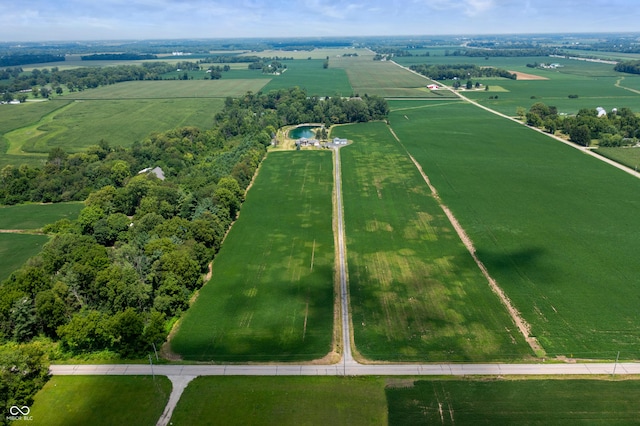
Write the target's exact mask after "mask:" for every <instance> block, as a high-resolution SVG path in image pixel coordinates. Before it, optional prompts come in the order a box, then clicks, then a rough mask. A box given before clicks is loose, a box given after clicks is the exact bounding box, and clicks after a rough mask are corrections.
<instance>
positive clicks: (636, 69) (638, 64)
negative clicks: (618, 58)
mask: <svg viewBox="0 0 640 426" xmlns="http://www.w3.org/2000/svg"><path fill="white" fill-rule="evenodd" d="M613 69H614V70H615V71H619V72H627V73H630V74H640V61H624V62H620V63H618V64H616V66H615V67H614V68H613Z"/></svg>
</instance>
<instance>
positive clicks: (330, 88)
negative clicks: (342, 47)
mask: <svg viewBox="0 0 640 426" xmlns="http://www.w3.org/2000/svg"><path fill="white" fill-rule="evenodd" d="M283 63H284V64H286V65H287V70H286V71H285V72H283V73H282V74H281V75H278V76H274V77H273V78H272V79H271V81H270V82H269V84H267V85H266V86H265V87H264V91H265V92H268V91H270V90H278V89H286V88H289V87H295V86H298V87H300V88H302V89H305V90H306V91H307V94H308V95H309V96H351V95H352V94H353V88H352V87H351V84H349V79H348V78H347V73H346V72H345V70H344V69H342V68H334V67H331V66H329V68H327V69H325V68H323V67H322V64H323V63H324V60H322V59H311V60H307V59H301V60H294V61H285V62H283ZM329 63H330V64H331V60H330V62H329ZM256 72H259V71H256Z"/></svg>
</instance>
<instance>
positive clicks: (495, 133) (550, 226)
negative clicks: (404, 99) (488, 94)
mask: <svg viewBox="0 0 640 426" xmlns="http://www.w3.org/2000/svg"><path fill="white" fill-rule="evenodd" d="M390 121H391V125H392V127H393V129H394V130H395V132H396V133H397V134H398V136H399V137H400V139H401V140H402V143H403V144H404V145H405V146H406V147H407V149H408V150H409V151H410V152H411V153H412V155H413V156H414V157H415V158H416V159H417V161H419V162H420V164H421V165H422V167H423V169H424V171H425V172H426V174H427V175H429V177H430V179H431V181H432V183H433V184H434V186H435V187H436V188H437V189H438V191H439V193H440V196H441V197H442V199H443V201H444V203H445V204H446V205H448V206H449V207H450V208H451V210H452V211H453V213H454V214H455V216H456V217H457V218H458V220H459V221H460V223H461V224H462V226H463V227H464V228H465V230H466V231H467V233H468V234H469V236H470V237H471V239H472V240H473V242H474V244H475V247H476V249H477V254H478V256H479V258H480V260H481V261H482V262H484V264H485V265H486V267H487V268H488V270H489V273H490V274H491V275H492V276H493V277H494V278H495V279H496V280H497V282H498V284H499V285H500V286H501V287H502V288H503V289H504V290H505V292H506V293H507V295H508V296H509V297H510V298H511V300H512V301H513V302H514V304H515V306H516V308H517V309H518V310H519V311H520V312H521V313H522V315H523V317H524V318H525V319H526V320H527V321H528V322H529V323H530V324H531V326H532V329H531V333H532V335H534V336H536V337H537V338H538V340H539V341H540V343H541V344H542V345H543V346H544V348H545V349H546V351H547V354H548V355H550V356H554V355H565V356H570V357H571V356H573V357H578V358H608V359H613V358H615V357H616V354H617V351H620V357H621V358H626V359H629V358H632V359H638V358H640V311H639V310H638V300H640V262H638V253H640V238H638V226H639V225H638V218H639V217H640V198H639V197H638V194H639V193H640V180H639V179H637V178H634V177H632V176H630V175H628V174H626V173H624V172H622V171H620V170H617V169H615V168H613V167H612V166H609V165H607V164H605V163H603V162H601V161H598V160H597V159H595V158H593V157H590V156H587V155H585V154H583V153H581V152H580V151H578V150H575V149H573V148H572V147H569V146H567V145H564V144H562V143H560V142H558V141H556V140H554V139H551V138H549V137H547V136H544V135H542V134H540V133H538V132H534V131H532V130H531V129H528V128H526V127H524V126H521V125H518V124H517V123H513V122H511V121H508V120H505V119H503V118H500V117H498V116H495V115H493V114H490V113H488V112H486V111H484V110H481V109H479V108H477V107H474V106H472V105H469V104H461V103H458V104H446V105H445V104H443V105H441V107H439V108H433V107H432V108H424V109H405V110H402V111H397V112H394V113H392V114H391V116H390Z"/></svg>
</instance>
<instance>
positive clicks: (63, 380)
mask: <svg viewBox="0 0 640 426" xmlns="http://www.w3.org/2000/svg"><path fill="white" fill-rule="evenodd" d="M170 392H171V382H170V381H169V379H168V378H166V377H164V376H156V377H155V378H152V377H151V376H54V377H52V378H51V379H50V380H49V381H48V382H47V384H46V385H45V386H44V388H42V390H40V392H38V394H37V395H36V397H35V401H34V404H33V406H32V407H31V412H30V413H29V416H31V417H32V418H33V420H32V421H29V422H28V423H29V424H30V425H46V426H57V425H60V426H67V425H89V424H90V425H95V426H100V425H105V426H111V425H154V424H156V422H157V421H158V419H159V418H160V415H161V414H162V411H163V410H164V407H165V405H166V404H167V401H168V400H169V393H170Z"/></svg>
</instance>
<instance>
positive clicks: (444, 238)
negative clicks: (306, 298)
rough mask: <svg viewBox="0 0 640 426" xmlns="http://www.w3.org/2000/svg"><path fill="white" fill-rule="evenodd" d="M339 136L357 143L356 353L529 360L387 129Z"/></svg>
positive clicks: (353, 196)
mask: <svg viewBox="0 0 640 426" xmlns="http://www.w3.org/2000/svg"><path fill="white" fill-rule="evenodd" d="M425 103H426V102H425ZM428 110H429V109H425V110H424V111H425V112H424V113H427V112H426V111H428ZM421 111H422V110H421ZM403 112H404V111H403ZM403 112H398V113H397V114H402V113H403ZM334 133H336V135H337V136H340V137H345V138H347V139H349V140H353V141H354V142H353V144H352V145H350V146H348V147H346V148H343V149H342V150H341V151H340V152H341V158H342V174H343V179H342V182H343V191H344V196H343V198H344V212H345V228H346V233H347V255H348V266H349V288H350V297H351V309H352V318H353V327H354V339H355V344H356V348H357V350H358V351H359V352H360V353H361V354H362V355H363V356H365V357H367V358H370V359H375V360H393V361H397V360H402V361H408V360H416V361H482V360H484V361H486V360H495V359H513V358H522V357H524V356H526V355H528V354H530V352H529V350H528V347H527V346H526V344H525V343H524V340H523V338H522V336H520V335H519V334H518V332H517V329H515V327H514V325H513V323H512V321H511V319H510V318H509V316H508V315H507V313H506V311H505V309H504V308H503V307H502V306H501V304H500V302H499V299H498V298H497V296H496V295H495V294H493V293H492V292H491V290H490V288H489V284H488V283H487V281H486V279H484V277H483V276H482V274H481V272H480V270H479V269H478V267H477V266H476V265H475V263H474V262H473V260H472V258H471V256H470V255H469V253H468V252H467V251H466V249H465V247H464V245H463V244H462V242H461V241H460V239H459V238H458V236H457V234H456V233H455V231H454V229H453V227H452V225H451V224H450V223H449V221H448V219H447V218H446V216H445V215H444V212H443V211H442V209H440V207H439V205H438V204H437V202H436V201H435V200H434V198H433V197H432V196H431V192H430V190H429V187H428V186H427V184H426V183H425V181H424V179H423V178H422V176H421V175H420V173H419V172H418V170H417V168H416V167H415V165H414V164H413V163H412V162H411V160H410V159H409V157H408V156H407V154H406V152H405V151H404V150H403V148H402V147H401V145H400V144H398V142H396V140H395V139H394V138H393V137H392V135H391V133H390V131H389V130H388V128H387V127H386V126H385V125H384V123H369V124H359V125H351V126H341V127H338V128H336V129H335V130H334ZM334 136H335V135H334Z"/></svg>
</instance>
